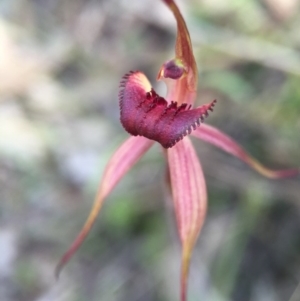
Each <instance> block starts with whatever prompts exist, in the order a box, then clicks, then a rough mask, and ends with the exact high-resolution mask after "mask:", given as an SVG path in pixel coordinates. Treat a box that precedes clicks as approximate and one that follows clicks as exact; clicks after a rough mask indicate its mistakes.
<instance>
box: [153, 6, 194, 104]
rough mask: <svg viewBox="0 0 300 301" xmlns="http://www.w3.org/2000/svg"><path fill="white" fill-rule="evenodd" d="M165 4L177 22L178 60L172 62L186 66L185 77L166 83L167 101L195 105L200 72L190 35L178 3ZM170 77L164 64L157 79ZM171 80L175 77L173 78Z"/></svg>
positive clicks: (176, 52) (176, 49)
mask: <svg viewBox="0 0 300 301" xmlns="http://www.w3.org/2000/svg"><path fill="white" fill-rule="evenodd" d="M163 2H165V3H166V5H167V6H168V7H169V8H170V10H171V11H172V13H173V14H174V17H175V19H176V21H177V38H176V46H175V55H176V58H175V60H173V61H171V62H173V63H174V64H175V65H178V66H184V70H185V72H184V75H183V76H181V77H180V78H179V79H178V80H175V81H173V80H171V81H166V83H167V86H168V96H167V99H168V100H173V101H176V102H178V104H181V103H188V104H193V103H194V100H195V97H196V91H197V82H198V71H197V65H196V61H195V58H194V54H193V48H192V43H191V38H190V34H189V31H188V29H187V26H186V24H185V21H184V19H183V17H182V15H181V13H180V10H179V9H178V7H177V5H176V3H175V2H174V1H173V0H163ZM167 64H168V63H167ZM168 77H169V76H168V72H167V70H166V64H164V65H163V66H162V68H161V69H160V71H159V73H158V75H157V79H161V78H168ZM170 78H174V77H173V76H171V77H170Z"/></svg>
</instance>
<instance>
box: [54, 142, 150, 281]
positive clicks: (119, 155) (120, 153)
mask: <svg viewBox="0 0 300 301" xmlns="http://www.w3.org/2000/svg"><path fill="white" fill-rule="evenodd" d="M153 143H154V142H153V141H151V140H149V139H146V138H144V137H130V138H129V139H128V140H126V141H125V142H124V143H123V144H122V145H121V146H120V148H119V149H118V150H117V151H116V152H115V154H114V155H113V156H112V158H111V159H110V161H109V162H108V165H107V167H106V170H105V172H104V175H103V178H102V182H101V184H100V187H99V190H98V192H97V195H96V198H95V202H94V205H93V207H92V210H91V212H90V214H89V216H88V219H87V221H86V222H85V224H84V226H83V228H82V230H81V231H80V233H79V234H78V236H77V237H76V239H75V240H74V242H73V243H72V245H71V247H70V248H69V250H68V251H67V252H66V253H65V254H64V255H63V257H62V258H61V260H60V261H59V263H58V265H57V267H56V269H55V275H56V277H58V276H59V274H60V272H61V270H62V268H63V267H64V266H65V264H66V263H67V262H68V261H69V260H70V259H71V257H72V256H73V255H74V253H75V252H76V251H77V249H78V248H79V247H80V246H81V244H82V243H83V241H84V239H85V238H86V237H87V235H88V233H89V232H90V230H91V228H92V226H93V225H94V223H95V221H96V218H97V216H98V214H99V211H100V210H101V207H102V204H103V201H104V199H105V198H106V197H107V196H108V194H109V193H110V192H111V191H112V189H113V188H114V187H115V186H116V185H117V183H118V182H119V181H120V180H121V178H122V177H123V176H124V175H125V174H126V173H127V172H128V170H129V169H130V168H131V167H132V166H133V165H134V164H135V163H136V162H137V161H138V160H139V159H140V158H141V157H142V156H143V155H144V154H145V153H146V151H147V150H148V149H149V148H150V147H151V146H152V145H153Z"/></svg>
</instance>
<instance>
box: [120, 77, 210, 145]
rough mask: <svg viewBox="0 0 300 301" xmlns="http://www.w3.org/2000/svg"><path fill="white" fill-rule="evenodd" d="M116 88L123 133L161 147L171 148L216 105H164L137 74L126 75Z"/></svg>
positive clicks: (175, 103) (163, 100)
mask: <svg viewBox="0 0 300 301" xmlns="http://www.w3.org/2000/svg"><path fill="white" fill-rule="evenodd" d="M120 88H121V90H120V93H119V98H120V111H121V123H122V125H123V127H124V128H125V130H126V131H127V132H128V133H129V134H131V135H133V136H138V135H139V136H143V137H146V138H148V139H151V140H154V141H157V142H159V143H160V144H161V145H162V146H163V147H164V148H170V147H172V146H174V145H175V144H176V143H177V142H178V141H180V140H182V139H183V138H184V137H185V136H186V135H188V134H190V133H191V131H192V130H195V129H196V128H197V126H199V125H200V123H201V122H202V121H203V119H204V118H205V117H207V116H208V111H212V110H213V107H214V105H215V103H216V101H215V100H214V101H212V102H211V103H209V104H206V105H203V106H200V107H198V108H195V109H191V105H188V104H187V103H183V104H181V105H178V104H177V102H174V101H171V102H170V103H168V102H167V101H166V100H165V99H164V98H163V97H160V96H159V95H158V94H157V93H156V92H155V91H154V90H153V89H152V88H151V85H150V83H149V81H148V79H147V78H146V76H145V75H144V74H143V73H141V72H139V71H135V72H130V73H128V74H126V75H125V76H124V77H123V80H122V81H121V84H120Z"/></svg>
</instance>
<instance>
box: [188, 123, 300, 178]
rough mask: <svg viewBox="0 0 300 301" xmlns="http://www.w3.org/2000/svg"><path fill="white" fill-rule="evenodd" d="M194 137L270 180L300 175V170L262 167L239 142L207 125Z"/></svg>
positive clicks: (194, 133)
mask: <svg viewBox="0 0 300 301" xmlns="http://www.w3.org/2000/svg"><path fill="white" fill-rule="evenodd" d="M192 135H193V136H195V137H197V138H199V139H201V140H204V141H206V142H208V143H210V144H212V145H214V146H216V147H219V148H221V149H222V150H223V151H225V152H227V153H229V154H231V155H233V156H235V157H237V158H239V159H240V160H242V161H244V162H246V163H247V164H248V165H250V166H251V167H252V168H253V169H255V170H256V171H257V172H258V173H260V174H262V175H263V176H265V177H267V178H270V179H279V178H285V177H294V176H297V175H299V174H300V169H299V168H290V169H284V170H271V169H268V168H266V167H264V166H263V165H261V164H260V163H259V162H258V161H257V160H256V159H254V158H253V157H252V156H250V155H249V154H248V153H247V152H246V151H245V150H244V149H243V148H242V147H241V146H240V145H239V144H238V143H237V142H235V141H234V140H233V139H232V138H230V137H229V136H228V135H226V134H225V133H223V132H221V131H220V130H218V129H216V128H214V127H212V126H210V125H207V124H202V125H201V127H199V128H197V129H196V130H195V131H194V132H193V133H192Z"/></svg>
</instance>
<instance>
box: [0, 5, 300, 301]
mask: <svg viewBox="0 0 300 301" xmlns="http://www.w3.org/2000/svg"><path fill="white" fill-rule="evenodd" d="M299 2H300V1H298V0H239V1H237V0H186V1H178V3H179V6H180V8H181V10H182V13H183V14H184V16H185V18H186V21H187V24H188V27H189V29H190V32H191V37H192V41H193V45H194V50H195V55H196V59H197V62H198V67H199V78H200V85H199V93H198V95H199V97H198V104H201V103H205V102H208V101H211V100H212V99H215V98H216V99H217V100H218V104H217V106H216V109H215V111H214V113H213V114H211V115H210V117H209V119H207V123H209V124H212V125H215V126H216V127H218V128H220V129H222V130H223V131H224V132H226V133H227V134H229V135H231V136H232V137H233V138H235V139H236V140H237V141H238V142H239V143H241V145H243V146H244V147H245V148H246V149H247V150H248V151H249V152H250V153H251V154H252V155H253V156H254V157H255V158H257V159H259V160H260V161H261V162H263V163H264V164H265V165H266V166H268V167H272V168H274V169H276V168H277V169H280V168H288V167H293V166H300V152H299V149H300V134H299V133H300V33H299V28H300V3H299ZM175 28H176V26H175V21H174V19H173V16H172V14H171V13H170V12H169V11H168V10H167V8H166V7H165V5H164V4H163V3H161V1H159V0H151V1H150V0H143V1H140V0H132V1H125V0H111V1H104V0H102V1H101V0H97V1H96V0H60V1H58V0H0V300H1V301H19V300H20V301H32V300H34V301H81V300H89V301H94V300H97V301H100V300H101V301H102V300H105V301H110V300H111V301H118V300H122V301H127V300H130V301H142V300H143V301H153V300H156V301H163V300H166V301H169V300H179V261H180V247H179V241H178V238H177V232H176V229H175V222H174V218H173V211H172V204H171V202H170V200H166V197H165V196H166V191H165V186H164V180H165V175H166V164H165V162H164V158H163V156H162V152H161V149H160V147H159V146H158V145H156V146H155V147H153V148H152V149H151V151H150V152H149V153H148V154H147V155H146V156H145V157H144V158H143V160H142V161H140V162H139V163H138V164H137V165H136V166H135V168H134V169H133V170H132V171H131V172H130V173H129V174H128V175H127V176H126V177H125V178H124V180H122V181H121V183H120V184H119V185H118V186H117V188H116V189H115V190H114V192H113V193H112V194H111V196H110V197H109V198H108V199H107V202H106V203H105V206H104V208H103V210H102V212H101V214H100V218H99V220H98V222H97V224H96V226H95V227H94V229H93V231H92V233H91V235H90V236H89V238H88V239H87V241H86V242H85V243H84V245H83V246H82V248H81V249H80V251H79V252H78V253H77V254H76V256H75V257H74V258H73V259H72V260H71V262H70V263H69V265H68V266H67V267H66V268H65V269H64V270H63V272H62V274H61V277H60V280H59V281H57V282H56V281H55V278H54V268H55V265H56V263H57V262H58V260H59V258H60V256H61V255H62V254H63V252H64V251H65V250H66V249H67V248H68V247H69V245H70V243H71V242H72V240H73V239H74V238H75V236H76V234H77V233H78V231H79V230H80V229H81V226H82V225H83V223H84V221H85V219H86V217H87V214H88V212H89V210H90V208H91V204H92V201H93V198H94V195H95V192H96V189H97V186H98V183H99V180H100V178H101V175H102V173H103V169H104V167H105V164H106V162H107V160H108V158H109V157H110V156H111V154H112V153H113V152H114V150H115V149H116V148H117V147H118V146H119V145H120V144H121V142H122V141H124V140H125V139H126V138H127V137H128V134H127V133H126V132H125V131H124V130H123V129H122V127H121V125H120V123H119V107H118V86H119V82H120V79H121V77H122V76H123V75H124V74H125V73H126V72H128V71H130V70H141V71H143V72H144V73H145V74H146V75H147V76H148V77H149V78H150V79H151V81H152V83H153V85H154V86H155V88H156V89H157V90H158V91H160V92H161V93H164V91H165V87H164V86H163V84H157V83H155V77H156V74H157V72H158V70H159V68H160V66H161V64H162V63H163V62H164V61H166V60H168V59H171V58H173V55H174V39H175V33H176V32H175ZM194 142H195V143H194V145H195V147H196V149H197V152H198V153H199V157H200V158H201V162H202V165H203V169H204V173H205V176H206V179H207V185H208V194H209V208H208V214H207V219H206V222H205V225H204V228H203V230H202V233H201V235H200V238H199V240H198V244H197V246H196V249H195V251H194V254H193V260H192V267H191V272H190V284H189V300H191V301H192V300H194V301H199V300H205V301H240V300H242V301H297V300H298V301H299V300H300V286H299V282H300V184H299V178H296V179H285V180H276V181H275V180H268V179H265V178H263V177H262V176H261V175H259V174H257V173H255V172H254V171H252V170H251V169H250V168H249V167H248V166H246V165H245V164H244V163H241V162H239V161H238V160H237V159H235V158H233V157H231V156H229V155H227V154H225V153H222V152H221V151H220V150H218V149H215V148H213V147H212V146H210V145H206V144H205V143H204V142H201V141H194Z"/></svg>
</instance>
